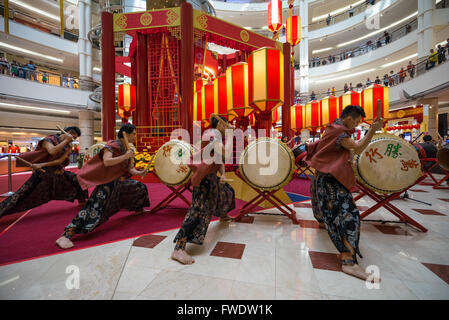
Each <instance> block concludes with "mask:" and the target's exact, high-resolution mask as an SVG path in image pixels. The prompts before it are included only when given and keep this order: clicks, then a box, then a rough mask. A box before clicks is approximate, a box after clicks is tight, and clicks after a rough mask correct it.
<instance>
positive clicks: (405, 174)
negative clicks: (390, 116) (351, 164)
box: [354, 133, 422, 194]
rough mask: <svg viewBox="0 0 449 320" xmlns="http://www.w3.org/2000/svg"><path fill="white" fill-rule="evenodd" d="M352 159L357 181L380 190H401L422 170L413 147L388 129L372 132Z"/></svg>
mask: <svg viewBox="0 0 449 320" xmlns="http://www.w3.org/2000/svg"><path fill="white" fill-rule="evenodd" d="M355 161H356V166H355V168H354V173H355V176H356V179H357V181H358V182H360V183H361V184H363V185H364V186H366V187H368V188H369V189H371V190H373V191H375V192H378V193H383V194H390V193H394V192H399V191H402V190H404V189H405V188H407V187H409V186H411V185H412V184H413V183H415V181H416V180H417V179H418V178H419V177H420V176H421V174H422V173H421V163H420V160H419V157H418V154H417V152H416V150H415V148H414V147H413V146H412V145H410V143H408V142H407V141H404V140H403V139H401V138H399V137H397V136H395V135H393V134H389V133H382V134H377V135H375V136H374V137H373V139H372V140H371V142H370V144H369V145H368V146H367V147H366V149H365V150H363V152H362V153H361V154H360V155H356V156H355Z"/></svg>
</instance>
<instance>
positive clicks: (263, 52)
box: [248, 48, 284, 134]
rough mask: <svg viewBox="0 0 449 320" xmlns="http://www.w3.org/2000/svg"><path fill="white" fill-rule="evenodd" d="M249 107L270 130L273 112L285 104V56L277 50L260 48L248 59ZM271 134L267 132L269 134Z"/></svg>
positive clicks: (264, 126)
mask: <svg viewBox="0 0 449 320" xmlns="http://www.w3.org/2000/svg"><path fill="white" fill-rule="evenodd" d="M248 87H249V105H250V107H252V108H254V110H255V112H257V113H259V115H258V116H257V117H258V119H260V121H261V122H260V128H265V129H266V130H269V128H270V127H271V112H272V111H273V110H275V109H276V108H278V107H279V106H281V105H282V104H283V103H284V54H283V53H282V52H281V51H280V50H278V49H275V48H260V49H258V50H255V51H253V52H251V54H250V56H249V58H248ZM268 133H269V132H268V131H267V134H268Z"/></svg>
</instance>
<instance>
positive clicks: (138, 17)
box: [113, 7, 181, 32]
mask: <svg viewBox="0 0 449 320" xmlns="http://www.w3.org/2000/svg"><path fill="white" fill-rule="evenodd" d="M180 24H181V8H179V7H177V8H169V9H161V10H154V11H151V12H148V11H143V12H131V13H116V14H114V17H113V26H114V32H122V31H131V30H142V29H149V28H160V27H175V26H179V25H180Z"/></svg>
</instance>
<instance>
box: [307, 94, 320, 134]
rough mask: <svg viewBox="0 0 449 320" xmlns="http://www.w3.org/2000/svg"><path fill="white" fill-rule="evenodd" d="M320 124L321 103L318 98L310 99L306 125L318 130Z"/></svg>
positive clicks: (314, 130) (312, 129) (308, 127)
mask: <svg viewBox="0 0 449 320" xmlns="http://www.w3.org/2000/svg"><path fill="white" fill-rule="evenodd" d="M320 125H321V123H320V103H319V102H318V101H316V100H312V101H309V102H308V103H307V104H306V106H305V127H306V128H307V129H311V132H316V130H317V129H318V128H319V127H320Z"/></svg>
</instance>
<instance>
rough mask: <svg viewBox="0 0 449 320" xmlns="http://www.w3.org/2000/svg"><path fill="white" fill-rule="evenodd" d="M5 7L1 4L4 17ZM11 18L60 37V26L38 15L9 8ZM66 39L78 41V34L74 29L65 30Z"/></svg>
mask: <svg viewBox="0 0 449 320" xmlns="http://www.w3.org/2000/svg"><path fill="white" fill-rule="evenodd" d="M3 10H4V7H3V5H0V15H1V16H3V17H4V12H3ZM9 19H11V20H13V21H14V22H16V23H20V24H23V25H26V26H28V27H31V28H34V29H38V30H39V29H41V28H44V29H45V30H46V31H47V32H49V34H52V35H54V36H58V37H60V28H61V27H60V26H59V25H58V24H54V23H51V22H48V21H45V20H42V19H39V18H36V17H33V16H31V15H30V14H28V13H25V12H23V11H20V10H18V9H17V8H14V9H12V8H9ZM64 39H66V40H69V41H74V42H77V41H78V34H77V33H76V31H74V30H70V31H69V30H68V29H65V30H64Z"/></svg>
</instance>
